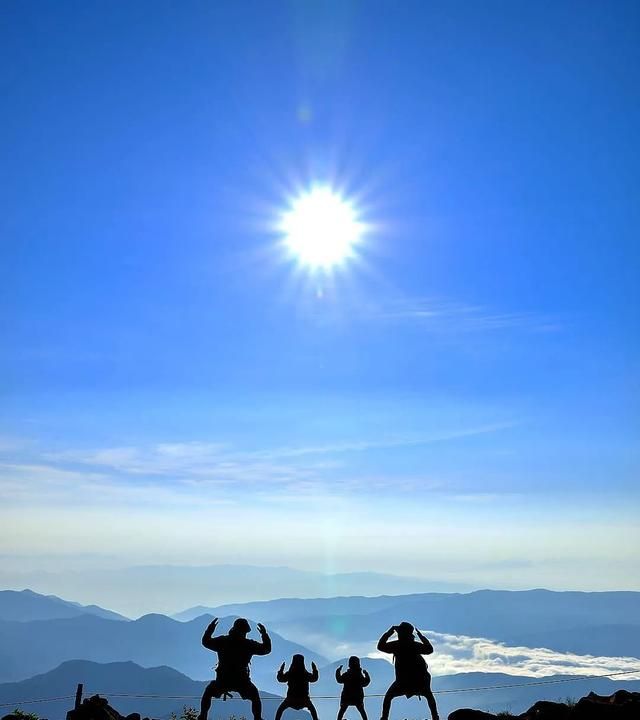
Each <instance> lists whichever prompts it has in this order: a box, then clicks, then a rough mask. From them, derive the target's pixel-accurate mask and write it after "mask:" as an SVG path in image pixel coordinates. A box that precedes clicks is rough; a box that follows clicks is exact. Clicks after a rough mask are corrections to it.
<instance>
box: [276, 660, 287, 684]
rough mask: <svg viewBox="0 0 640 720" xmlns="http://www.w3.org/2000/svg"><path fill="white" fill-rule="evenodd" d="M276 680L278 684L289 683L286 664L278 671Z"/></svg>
mask: <svg viewBox="0 0 640 720" xmlns="http://www.w3.org/2000/svg"><path fill="white" fill-rule="evenodd" d="M276 679H277V680H278V682H281V683H285V682H287V673H286V672H285V671H284V663H282V665H280V669H279V670H278V674H277V675H276Z"/></svg>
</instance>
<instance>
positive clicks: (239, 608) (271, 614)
mask: <svg viewBox="0 0 640 720" xmlns="http://www.w3.org/2000/svg"><path fill="white" fill-rule="evenodd" d="M409 597H421V596H420V595H416V596H411V595H400V596H398V595H380V596H378V597H365V596H363V595H350V596H347V597H331V598H310V599H306V598H304V599H302V598H279V599H277V600H259V601H256V602H249V603H233V604H229V605H219V606H217V607H204V606H202V605H197V606H196V607H192V608H188V609H187V610H183V611H182V612H179V613H176V614H175V615H173V616H172V617H174V618H175V619H176V620H182V621H184V620H192V619H193V618H194V617H198V615H203V614H205V613H208V614H212V615H242V614H244V615H246V616H247V617H259V618H263V619H264V622H272V621H274V620H294V619H297V618H308V617H324V616H331V615H341V614H343V615H368V614H370V613H372V612H376V611H378V610H384V609H385V608H389V607H393V606H394V605H396V604H397V603H398V602H399V601H401V600H403V599H404V598H409Z"/></svg>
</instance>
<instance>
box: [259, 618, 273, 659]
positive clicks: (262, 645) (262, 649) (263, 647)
mask: <svg viewBox="0 0 640 720" xmlns="http://www.w3.org/2000/svg"><path fill="white" fill-rule="evenodd" d="M258 632H259V633H260V639H261V642H259V643H256V655H268V654H269V653H270V652H271V638H270V637H269V633H267V628H265V626H264V625H263V624H262V623H258Z"/></svg>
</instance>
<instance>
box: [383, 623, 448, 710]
mask: <svg viewBox="0 0 640 720" xmlns="http://www.w3.org/2000/svg"><path fill="white" fill-rule="evenodd" d="M413 632H414V627H413V625H412V624H411V623H408V622H401V623H400V625H394V626H393V627H391V628H389V629H388V630H387V632H386V633H384V635H383V636H382V637H381V638H380V640H378V650H380V651H381V652H385V653H392V654H393V662H394V665H395V671H396V679H395V680H394V681H393V682H392V683H391V685H390V687H389V689H388V690H387V692H386V694H385V696H384V700H383V701H382V717H381V720H389V710H390V709H391V701H392V700H393V698H397V697H400V696H401V695H405V696H406V697H408V698H409V697H413V696H414V695H418V696H419V697H422V696H423V695H424V697H426V699H427V703H428V704H429V710H430V711H431V718H432V720H438V707H437V706H436V699H435V698H434V696H433V692H431V675H430V674H429V671H428V670H427V663H426V661H425V659H424V658H423V657H422V656H423V655H431V653H432V652H433V645H432V644H431V643H430V642H429V641H428V640H427V638H426V637H425V636H424V635H423V634H422V633H421V632H420V630H415V632H416V634H417V636H418V641H416V640H414V637H413ZM394 633H396V635H397V638H398V639H397V640H391V641H390V640H389V638H390V637H391V636H392V635H393V634H394Z"/></svg>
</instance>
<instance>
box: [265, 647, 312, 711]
mask: <svg viewBox="0 0 640 720" xmlns="http://www.w3.org/2000/svg"><path fill="white" fill-rule="evenodd" d="M276 677H277V679H278V682H281V683H287V696H286V697H285V699H284V700H283V701H282V702H281V703H280V707H279V708H278V709H277V710H276V717H275V720H280V718H281V717H282V713H283V712H284V711H285V710H286V709H287V708H292V709H293V710H303V709H305V710H308V711H309V712H310V713H311V717H312V718H313V720H318V713H317V712H316V709H315V707H314V705H313V703H312V702H311V698H310V697H309V683H312V682H316V681H317V680H318V677H319V675H318V668H317V667H316V664H315V663H314V662H312V663H311V672H309V671H308V670H307V668H306V667H305V666H304V655H294V656H293V657H292V658H291V665H290V666H289V669H288V670H287V671H286V672H285V670H284V663H282V665H280V669H279V670H278V674H277V676H276Z"/></svg>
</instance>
